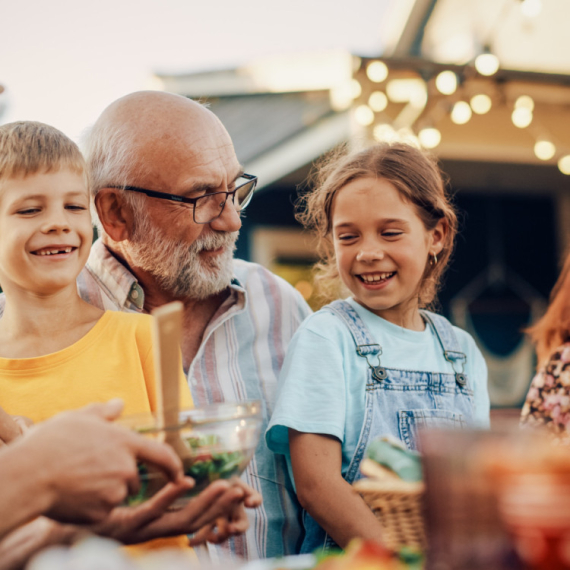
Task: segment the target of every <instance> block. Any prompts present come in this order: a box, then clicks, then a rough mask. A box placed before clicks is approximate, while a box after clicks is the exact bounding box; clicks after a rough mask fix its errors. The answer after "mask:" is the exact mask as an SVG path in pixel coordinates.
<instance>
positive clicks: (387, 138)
mask: <svg viewBox="0 0 570 570" xmlns="http://www.w3.org/2000/svg"><path fill="white" fill-rule="evenodd" d="M373 135H374V138H375V139H376V140H377V141H378V142H391V141H393V140H394V139H395V138H396V131H395V130H394V128H393V127H392V125H388V124H387V123H386V124H381V125H376V126H375V127H374V131H373Z"/></svg>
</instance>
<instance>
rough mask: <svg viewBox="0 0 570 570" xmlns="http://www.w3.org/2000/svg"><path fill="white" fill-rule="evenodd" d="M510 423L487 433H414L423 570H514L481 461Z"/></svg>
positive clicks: (491, 482) (510, 429) (507, 434)
mask: <svg viewBox="0 0 570 570" xmlns="http://www.w3.org/2000/svg"><path fill="white" fill-rule="evenodd" d="M512 425H513V424H512V422H507V423H506V425H504V426H501V428H499V429H496V430H493V431H483V430H480V431H479V430H441V429H429V430H424V431H423V432H421V433H420V449H421V452H422V454H423V464H424V478H425V483H426V498H425V508H426V530H427V536H428V545H429V549H428V555H427V568H428V569H429V570H456V569H457V570H459V569H460V570H483V569H484V570H506V569H509V568H510V569H514V568H517V567H518V566H517V563H516V561H515V560H513V557H512V547H511V540H510V538H509V535H508V533H507V532H506V530H505V527H504V525H503V524H502V522H501V519H500V516H499V509H498V501H497V494H496V488H497V487H496V483H495V482H494V479H493V478H492V477H491V476H490V474H489V470H488V466H487V464H486V463H485V461H484V460H483V458H484V453H485V449H487V448H488V446H489V443H493V442H495V441H501V440H502V439H504V438H505V437H510V436H511V434H512V432H513V429H514V428H513V427H512ZM516 429H518V427H517V428H516Z"/></svg>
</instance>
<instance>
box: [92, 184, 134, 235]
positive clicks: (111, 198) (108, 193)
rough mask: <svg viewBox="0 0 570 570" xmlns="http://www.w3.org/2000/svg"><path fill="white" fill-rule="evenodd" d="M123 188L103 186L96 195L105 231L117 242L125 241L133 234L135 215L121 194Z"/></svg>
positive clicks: (96, 205) (96, 202) (96, 203)
mask: <svg viewBox="0 0 570 570" xmlns="http://www.w3.org/2000/svg"><path fill="white" fill-rule="evenodd" d="M121 192H122V190H118V189H116V188H101V190H99V192H97V194H96V195H95V207H96V208H97V215H98V216H99V220H100V221H101V224H102V226H103V229H104V230H105V233H106V234H107V235H108V236H109V237H110V238H111V239H112V240H113V241H115V242H120V241H124V240H126V239H129V238H130V236H131V229H132V227H133V223H132V222H133V215H132V212H131V209H130V208H128V207H127V206H126V204H125V202H124V200H123V197H122V195H121Z"/></svg>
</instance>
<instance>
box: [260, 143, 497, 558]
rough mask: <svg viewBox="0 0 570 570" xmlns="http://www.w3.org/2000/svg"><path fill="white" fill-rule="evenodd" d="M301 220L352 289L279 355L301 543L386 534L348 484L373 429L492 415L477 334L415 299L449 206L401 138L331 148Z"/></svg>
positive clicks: (445, 227) (423, 160)
mask: <svg viewBox="0 0 570 570" xmlns="http://www.w3.org/2000/svg"><path fill="white" fill-rule="evenodd" d="M305 205H306V210H305V212H304V213H303V214H302V221H303V222H304V223H305V225H306V226H308V227H311V228H313V229H315V230H316V231H317V233H318V235H319V236H320V238H321V244H322V245H323V246H324V251H325V255H324V260H323V262H322V263H321V264H320V265H319V270H320V276H319V277H320V280H321V282H323V283H324V284H325V285H327V286H329V288H330V287H331V286H334V285H335V284H336V283H338V281H339V279H340V281H341V282H342V285H344V286H345V287H346V289H348V291H349V292H350V297H348V298H347V299H346V300H343V301H335V302H333V303H331V304H330V305H327V306H326V307H324V308H323V309H321V310H320V311H318V312H317V313H315V314H314V315H312V316H310V317H309V318H308V319H307V320H305V322H304V323H303V324H302V326H301V327H300V328H299V330H298V331H297V333H296V335H295V336H294V338H293V340H292V342H291V344H290V348H289V351H288V354H287V357H286V359H285V362H284V365H283V369H282V373H281V374H282V375H281V386H280V393H279V398H278V401H277V405H276V408H275V412H274V414H273V416H272V419H271V422H270V424H269V428H268V431H267V434H266V440H267V444H268V446H269V448H270V449H272V450H273V451H274V452H276V453H282V454H284V455H285V456H286V458H287V461H288V465H289V468H290V470H291V471H292V476H293V479H294V482H295V485H296V490H297V494H298V497H299V501H300V502H301V505H302V506H303V507H304V509H305V512H304V513H303V520H304V525H305V539H304V542H303V545H302V549H301V550H302V552H311V551H313V550H314V549H315V548H318V547H325V548H327V547H330V546H334V544H335V543H336V544H337V545H339V546H340V547H345V546H346V544H347V543H348V542H349V541H350V539H352V538H354V537H361V538H369V539H374V540H380V539H381V528H380V525H379V523H378V521H377V520H376V518H375V516H374V515H373V513H372V511H371V510H370V509H369V508H368V507H367V506H366V504H365V503H364V501H363V500H362V499H361V498H360V497H359V496H358V495H357V494H356V493H354V492H353V490H352V487H351V484H352V483H353V482H354V481H355V480H356V479H358V478H359V477H360V475H359V466H360V462H361V461H362V458H363V455H364V451H365V449H366V446H367V444H368V442H369V441H371V440H372V439H373V438H375V437H377V436H384V435H391V436H395V437H397V438H399V439H401V440H402V441H403V442H404V444H405V445H406V446H407V447H409V448H411V449H415V448H416V443H417V442H416V435H417V430H418V428H420V427H423V426H433V425H442V424H443V425H446V426H458V427H459V426H468V425H478V426H487V425H488V423H489V398H488V395H487V389H486V382H487V370H486V366H485V362H484V360H483V358H482V356H481V353H480V352H479V350H478V349H477V347H476V346H475V343H474V341H473V339H472V338H471V337H470V336H469V335H468V334H467V333H465V332H464V331H462V330H460V329H457V328H456V327H453V326H452V325H451V324H450V323H449V322H448V321H447V320H446V319H445V318H443V317H441V316H439V315H436V314H434V313H430V312H427V311H425V310H422V307H425V306H427V305H428V304H429V303H430V302H432V300H433V299H434V296H435V294H436V291H437V288H438V285H439V282H440V279H441V276H442V273H443V271H444V269H445V267H446V266H447V264H448V262H449V257H450V254H451V251H452V248H453V241H454V237H455V234H456V226H457V222H456V216H455V213H454V211H453V208H452V206H451V205H450V203H449V201H448V199H447V197H446V195H445V191H444V185H443V182H442V179H441V175H440V172H439V170H438V168H437V166H436V165H435V164H434V162H432V161H431V160H430V159H428V158H427V157H426V156H425V155H424V154H423V153H422V152H421V151H420V150H417V149H415V148H413V147H411V146H408V145H405V144H391V145H389V144H378V145H375V146H373V147H371V148H368V149H366V150H364V151H361V152H358V153H356V154H352V155H344V156H341V157H340V158H338V159H336V160H333V161H332V162H329V164H328V165H327V166H325V167H324V168H323V169H322V170H321V172H320V175H319V180H318V181H317V185H316V189H315V190H314V192H312V193H311V194H310V195H308V196H307V197H306V198H305Z"/></svg>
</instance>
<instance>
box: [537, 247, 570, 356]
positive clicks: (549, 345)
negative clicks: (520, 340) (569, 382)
mask: <svg viewBox="0 0 570 570" xmlns="http://www.w3.org/2000/svg"><path fill="white" fill-rule="evenodd" d="M527 333H528V334H529V335H530V338H531V339H532V341H533V342H534V344H535V345H536V354H537V357H538V366H539V367H540V366H541V365H542V364H543V363H544V362H545V361H546V360H547V359H548V358H549V356H550V355H551V354H552V352H553V351H554V350H555V349H556V348H558V347H559V346H560V345H561V344H563V343H565V342H567V341H570V252H569V253H568V255H567V256H566V261H565V262H564V267H563V268H562V271H561V273H560V276H559V277H558V280H557V281H556V284H555V285H554V288H553V289H552V293H551V294H550V303H549V305H548V309H547V310H546V313H545V314H544V316H543V317H542V318H541V319H540V320H539V321H538V322H537V323H536V324H535V325H534V326H532V327H530V328H529V329H527Z"/></svg>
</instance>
